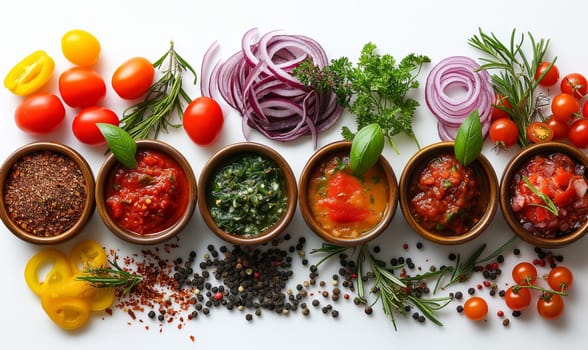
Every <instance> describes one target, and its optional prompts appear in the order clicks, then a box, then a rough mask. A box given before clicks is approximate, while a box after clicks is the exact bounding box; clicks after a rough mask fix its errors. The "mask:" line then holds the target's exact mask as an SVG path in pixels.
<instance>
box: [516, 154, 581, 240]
mask: <svg viewBox="0 0 588 350" xmlns="http://www.w3.org/2000/svg"><path fill="white" fill-rule="evenodd" d="M584 172H585V169H584V167H583V166H582V165H581V164H578V163H576V162H575V161H574V160H572V159H571V158H570V157H569V156H567V155H565V154H563V153H559V152H556V153H552V154H549V155H536V156H534V157H533V158H531V159H530V160H529V161H527V162H526V163H525V164H523V166H521V167H520V168H519V169H518V170H517V172H516V173H515V175H514V176H513V180H512V182H511V184H510V187H509V189H510V194H511V199H510V205H511V208H512V211H513V212H514V213H515V215H516V217H517V219H518V220H519V223H520V224H521V226H522V227H523V228H524V229H525V230H527V231H528V232H530V233H532V234H533V235H535V236H538V237H542V238H556V237H559V236H563V235H566V234H568V233H570V232H572V231H574V230H576V229H578V228H579V227H580V226H581V225H582V224H583V223H584V222H586V220H587V219H588V191H587V189H588V185H587V183H586V179H585V177H584ZM525 180H527V181H525ZM533 189H534V190H536V191H538V193H539V194H543V195H545V196H547V197H548V198H549V199H545V198H541V197H540V196H539V195H537V193H535V192H534V191H533ZM549 202H551V204H552V205H553V206H554V207H552V209H551V210H549V209H548V208H549V207H550V205H549V204H550V203H549ZM552 210H553V211H554V212H552ZM555 211H556V212H557V215H556V214H555Z"/></svg>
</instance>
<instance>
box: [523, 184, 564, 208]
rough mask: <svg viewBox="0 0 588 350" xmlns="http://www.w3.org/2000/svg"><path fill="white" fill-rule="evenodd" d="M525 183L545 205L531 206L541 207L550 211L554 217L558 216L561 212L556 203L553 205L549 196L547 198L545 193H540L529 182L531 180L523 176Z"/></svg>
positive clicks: (536, 204) (535, 204)
mask: <svg viewBox="0 0 588 350" xmlns="http://www.w3.org/2000/svg"><path fill="white" fill-rule="evenodd" d="M523 181H524V182H525V185H526V186H527V187H528V188H529V190H531V192H533V193H534V194H535V195H536V196H537V197H539V199H541V200H542V201H543V203H545V204H539V203H530V204H529V205H534V206H537V207H541V208H543V209H545V210H548V211H549V212H550V213H552V214H553V215H555V216H557V215H558V213H559V211H558V210H557V206H556V205H555V203H553V201H552V200H551V198H549V196H547V195H546V194H545V193H543V192H540V191H539V190H538V189H537V188H536V187H535V186H533V184H532V183H531V182H530V181H529V179H528V178H527V177H526V176H523Z"/></svg>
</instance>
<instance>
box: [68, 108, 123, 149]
mask: <svg viewBox="0 0 588 350" xmlns="http://www.w3.org/2000/svg"><path fill="white" fill-rule="evenodd" d="M98 123H109V124H112V125H117V126H118V124H119V120H118V116H117V115H116V113H114V112H113V111H112V110H110V109H108V108H104V107H88V108H84V109H82V110H81V111H80V112H79V113H78V114H77V115H76V116H75V117H74V120H73V123H72V131H73V133H74V135H75V137H76V138H77V139H78V140H79V141H80V142H82V143H85V144H88V145H92V146H99V145H102V144H104V143H106V140H105V139H104V135H102V133H101V132H100V129H98V127H97V126H96V124H98Z"/></svg>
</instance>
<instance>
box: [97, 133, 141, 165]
mask: <svg viewBox="0 0 588 350" xmlns="http://www.w3.org/2000/svg"><path fill="white" fill-rule="evenodd" d="M96 126H98V129H99V130H100V132H101V133H102V135H104V138H105V139H106V143H107V144H108V147H110V150H111V151H112V154H114V157H115V158H116V159H117V160H118V161H119V162H121V163H122V165H124V166H125V167H127V168H129V169H134V168H135V167H136V166H137V160H136V159H135V153H137V143H136V142H135V140H134V139H133V138H132V137H131V135H130V134H129V133H128V132H126V131H124V130H123V129H121V128H119V127H118V126H116V125H112V124H108V123H97V124H96Z"/></svg>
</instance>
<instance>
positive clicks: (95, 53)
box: [61, 29, 100, 67]
mask: <svg viewBox="0 0 588 350" xmlns="http://www.w3.org/2000/svg"><path fill="white" fill-rule="evenodd" d="M61 51H62V52H63V56H65V58H67V60H68V61H70V62H71V63H73V64H75V65H78V66H82V67H87V66H92V65H94V64H96V62H98V57H99V56H100V42H99V41H98V39H96V37H95V36H94V35H92V34H91V33H89V32H87V31H85V30H82V29H72V30H70V31H68V32H66V33H65V34H63V36H62V37H61Z"/></svg>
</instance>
